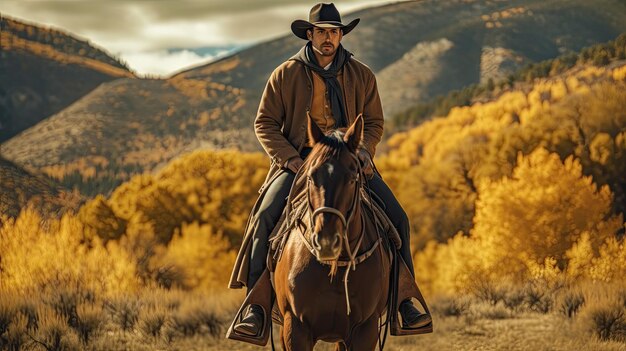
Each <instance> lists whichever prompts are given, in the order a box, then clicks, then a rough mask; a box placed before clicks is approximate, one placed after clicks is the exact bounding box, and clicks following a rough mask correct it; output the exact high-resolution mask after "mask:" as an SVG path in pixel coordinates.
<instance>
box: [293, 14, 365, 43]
mask: <svg viewBox="0 0 626 351" xmlns="http://www.w3.org/2000/svg"><path fill="white" fill-rule="evenodd" d="M360 20H361V19H360V18H357V19H354V20H353V21H352V22H350V23H348V24H345V25H344V24H343V23H341V22H314V23H311V22H308V21H305V20H295V21H293V22H292V23H291V31H292V32H293V34H295V35H296V36H297V37H298V38H300V39H304V40H309V38H307V36H306V31H307V30H308V29H311V28H313V27H320V28H341V30H342V32H343V35H346V34H348V33H350V32H351V31H352V30H353V29H354V27H356V25H357V24H359V21H360Z"/></svg>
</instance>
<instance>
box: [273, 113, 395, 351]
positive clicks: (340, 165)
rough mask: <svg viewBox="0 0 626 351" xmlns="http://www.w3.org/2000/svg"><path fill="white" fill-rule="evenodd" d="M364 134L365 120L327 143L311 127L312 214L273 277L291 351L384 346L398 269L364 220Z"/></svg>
mask: <svg viewBox="0 0 626 351" xmlns="http://www.w3.org/2000/svg"><path fill="white" fill-rule="evenodd" d="M362 133H363V118H362V117H361V116H359V117H357V118H356V120H355V121H354V123H353V124H352V125H351V126H350V127H349V128H348V129H347V131H346V132H345V133H343V132H339V131H334V132H332V133H330V134H329V135H323V133H322V132H321V131H320V130H319V128H318V127H317V125H315V124H314V123H309V130H308V134H309V138H310V140H313V141H314V142H315V146H314V147H313V150H312V151H311V153H310V154H309V156H308V157H307V158H306V161H305V163H304V165H303V166H302V168H301V169H300V171H299V172H298V175H297V177H306V180H304V179H303V181H304V182H305V184H306V188H305V191H306V194H305V195H303V196H306V198H307V200H306V202H307V203H308V205H307V207H308V211H305V215H304V218H302V219H301V221H300V225H298V226H295V227H294V228H293V229H292V231H291V233H290V235H289V237H288V239H287V242H286V244H285V247H284V249H283V252H282V255H281V257H280V260H279V261H278V263H277V264H276V269H275V274H274V282H275V290H276V302H277V304H278V308H279V310H280V313H281V314H282V317H283V327H282V328H281V332H280V334H281V335H280V337H281V342H282V345H283V349H285V350H290V351H293V350H296V351H306V350H313V347H314V345H315V343H316V342H317V341H318V340H322V341H326V342H336V350H359V351H361V350H374V349H375V347H376V345H377V341H378V336H379V330H378V323H379V318H380V317H381V316H382V315H383V314H384V313H385V308H386V305H387V299H388V295H389V285H388V284H389V275H390V270H391V261H390V256H389V251H388V250H387V248H386V246H384V245H383V244H382V239H381V238H380V237H379V235H378V234H377V233H376V230H375V227H374V225H373V224H372V223H370V216H364V215H363V212H364V211H365V210H366V209H365V208H362V202H361V189H360V188H361V186H362V182H363V181H364V176H363V174H362V172H361V165H360V163H359V160H358V157H357V155H356V152H357V147H358V146H359V143H360V141H361V135H362ZM296 180H297V179H296ZM357 264H358V266H357ZM336 275H339V277H337V278H336V277H335V276H336ZM348 278H349V279H348Z"/></svg>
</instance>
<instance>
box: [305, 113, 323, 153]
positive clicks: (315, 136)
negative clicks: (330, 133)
mask: <svg viewBox="0 0 626 351" xmlns="http://www.w3.org/2000/svg"><path fill="white" fill-rule="evenodd" d="M306 116H307V119H306V120H307V124H308V125H307V135H308V137H309V140H310V141H312V142H313V143H312V144H313V145H315V144H317V143H318V142H319V141H320V140H322V137H323V136H324V133H323V132H322V130H321V129H320V127H318V126H317V124H316V123H315V122H314V121H313V118H312V117H311V115H310V114H309V112H308V111H307V113H306Z"/></svg>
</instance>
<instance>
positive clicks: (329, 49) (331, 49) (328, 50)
mask: <svg viewBox="0 0 626 351" xmlns="http://www.w3.org/2000/svg"><path fill="white" fill-rule="evenodd" d="M313 48H314V49H315V51H317V52H318V53H319V54H320V55H323V56H332V55H334V54H335V52H336V51H337V48H336V47H335V45H333V44H326V43H324V44H322V45H320V47H316V46H315V45H313Z"/></svg>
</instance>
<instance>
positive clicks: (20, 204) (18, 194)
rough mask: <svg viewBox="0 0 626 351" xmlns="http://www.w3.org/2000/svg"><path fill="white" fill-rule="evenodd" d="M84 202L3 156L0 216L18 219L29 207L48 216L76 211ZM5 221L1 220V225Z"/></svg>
mask: <svg viewBox="0 0 626 351" xmlns="http://www.w3.org/2000/svg"><path fill="white" fill-rule="evenodd" d="M83 201H84V199H83V198H82V197H81V196H80V195H78V194H76V193H72V192H70V191H68V190H66V189H63V188H62V187H60V186H59V185H58V184H55V183H54V182H53V181H51V180H50V179H47V178H45V177H42V176H38V175H33V174H31V173H29V172H27V171H25V170H23V169H21V168H19V167H18V166H16V165H15V164H13V163H12V162H10V161H7V160H5V159H3V158H1V157H0V214H2V215H6V216H8V217H16V216H17V215H18V214H19V213H20V211H21V210H22V209H23V208H24V207H26V206H33V207H34V208H35V209H36V210H38V211H39V212H40V213H42V214H43V215H45V216H53V217H58V216H59V215H61V214H63V213H65V212H66V211H68V210H72V211H76V210H77V209H78V207H79V205H80V204H81V203H82V202H83ZM1 224H2V218H0V226H1Z"/></svg>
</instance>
